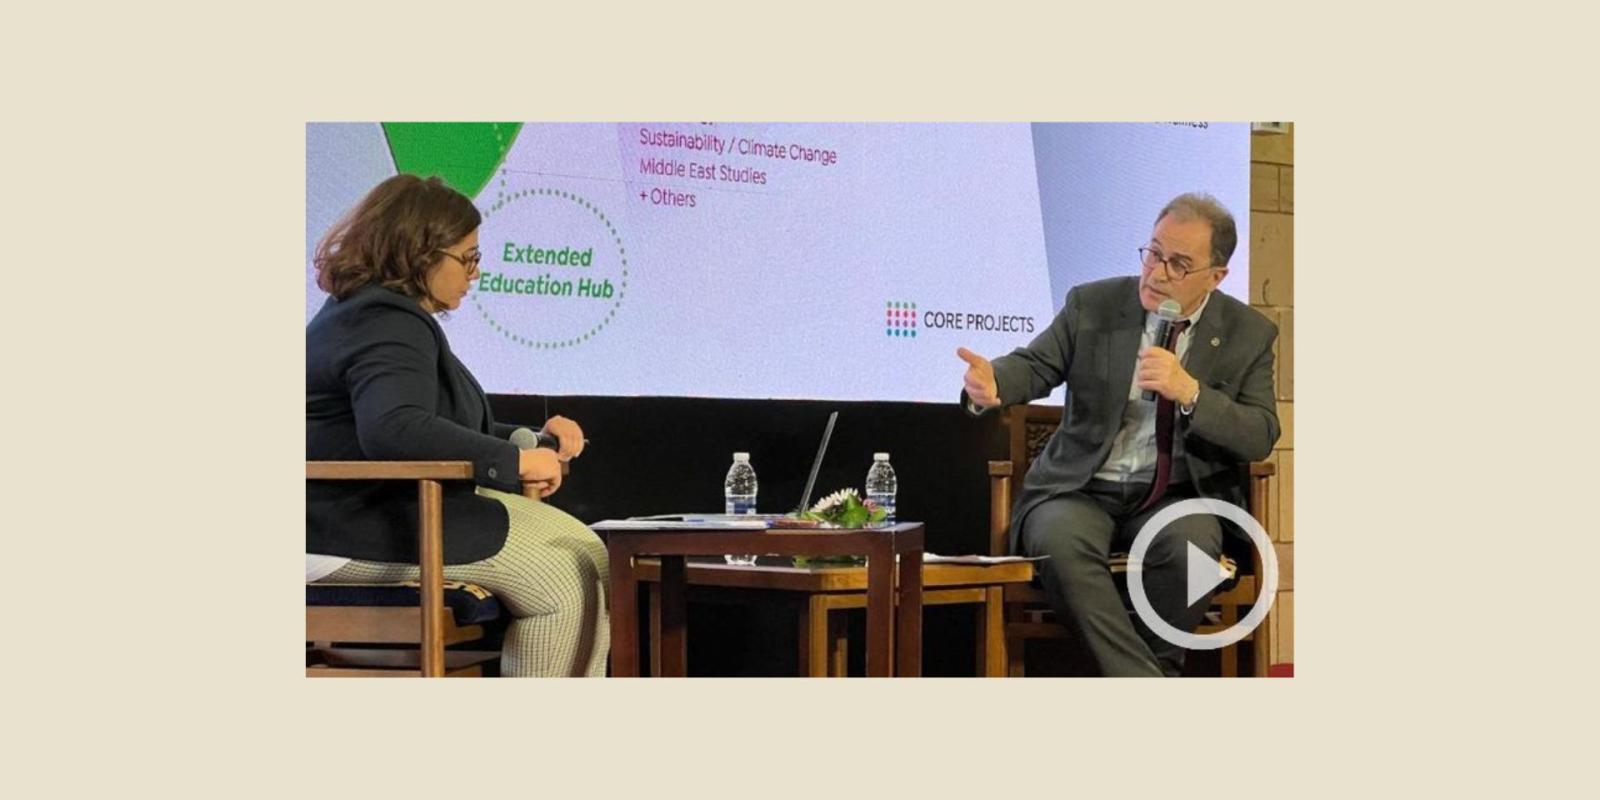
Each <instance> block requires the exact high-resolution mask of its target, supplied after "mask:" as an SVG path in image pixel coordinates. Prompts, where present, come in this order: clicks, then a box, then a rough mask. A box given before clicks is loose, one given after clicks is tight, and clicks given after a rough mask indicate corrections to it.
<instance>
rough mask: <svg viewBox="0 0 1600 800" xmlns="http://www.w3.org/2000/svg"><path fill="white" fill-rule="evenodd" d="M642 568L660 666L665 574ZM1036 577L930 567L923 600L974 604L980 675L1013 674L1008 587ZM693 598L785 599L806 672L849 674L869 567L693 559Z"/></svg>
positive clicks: (1019, 571)
mask: <svg viewBox="0 0 1600 800" xmlns="http://www.w3.org/2000/svg"><path fill="white" fill-rule="evenodd" d="M634 567H635V570H636V572H637V574H638V578H639V580H640V581H642V582H644V583H648V584H650V587H649V602H648V603H647V605H646V607H647V608H648V613H649V615H650V628H649V630H650V632H651V640H650V665H651V672H652V673H657V672H658V671H659V670H660V661H661V632H660V619H661V614H660V611H661V606H660V596H661V587H660V585H659V584H658V583H656V582H657V581H658V580H660V575H661V568H660V564H659V563H658V562H657V561H656V560H654V559H648V558H647V559H639V560H638V561H636V562H635V565H634ZM1032 579H1033V565H1032V564H1030V563H1028V562H1011V563H1004V564H992V565H977V564H950V563H937V564H928V563H924V564H923V565H922V589H923V592H922V604H923V605H924V606H930V605H959V604H971V605H972V606H973V607H974V614H973V616H974V622H975V623H976V628H977V637H976V640H977V647H976V652H975V654H974V655H975V657H976V659H977V674H978V675H982V676H984V677H990V678H1003V677H1006V672H1007V671H1006V639H1005V620H1004V615H1005V603H1004V589H1005V586H1006V585H1008V584H1019V585H1020V584H1027V583H1028V582H1029V581H1031V580H1032ZM686 580H687V584H688V592H689V594H688V598H689V599H691V600H704V601H707V602H713V603H716V602H721V603H731V604H752V605H755V604H761V605H772V604H778V605H781V606H783V607H785V608H786V609H789V610H791V611H792V612H793V613H794V614H795V615H796V618H797V621H798V626H797V628H798V631H799V636H798V637H797V638H798V641H797V642H796V645H797V652H798V655H799V658H798V663H799V665H800V669H799V674H800V675H802V676H808V677H814V678H823V677H829V676H833V677H844V676H845V675H846V670H845V664H846V663H847V661H848V658H849V651H848V641H847V638H846V635H845V626H844V625H843V622H844V620H843V619H842V616H843V615H842V613H833V612H843V611H845V610H849V609H857V608H864V607H865V606H866V589H867V570H866V568H865V567H860V566H841V565H834V564H828V565H813V566H805V567H796V566H793V565H792V564H790V563H788V561H787V559H785V563H782V564H754V565H743V564H737V565H736V564H726V563H722V562H720V561H718V562H715V563H701V562H695V561H691V562H689V563H688V565H687V574H686Z"/></svg>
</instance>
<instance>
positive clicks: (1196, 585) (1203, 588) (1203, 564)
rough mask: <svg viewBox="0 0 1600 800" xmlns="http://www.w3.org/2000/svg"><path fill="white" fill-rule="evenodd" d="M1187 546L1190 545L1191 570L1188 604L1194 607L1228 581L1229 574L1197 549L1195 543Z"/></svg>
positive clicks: (1188, 583) (1189, 571) (1188, 581)
mask: <svg viewBox="0 0 1600 800" xmlns="http://www.w3.org/2000/svg"><path fill="white" fill-rule="evenodd" d="M1187 544H1188V545H1189V548H1188V550H1189V569H1188V580H1187V581H1186V586H1187V589H1188V597H1189V599H1188V604H1189V605H1191V606H1192V605H1194V604H1195V603H1196V602H1198V601H1199V600H1200V598H1202V597H1205V596H1206V595H1207V594H1209V593H1210V592H1211V590H1212V589H1215V588H1217V584H1219V583H1222V582H1223V581H1225V580H1227V579H1228V573H1227V570H1224V569H1223V568H1222V564H1220V563H1218V562H1217V561H1216V559H1213V558H1212V557H1211V556H1208V555H1206V551H1204V550H1201V549H1200V548H1198V547H1195V546H1194V542H1188V543H1187Z"/></svg>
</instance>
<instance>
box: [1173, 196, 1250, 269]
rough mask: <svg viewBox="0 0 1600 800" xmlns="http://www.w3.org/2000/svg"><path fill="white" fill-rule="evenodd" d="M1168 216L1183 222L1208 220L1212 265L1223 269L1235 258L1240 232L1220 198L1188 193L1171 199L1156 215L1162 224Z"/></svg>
mask: <svg viewBox="0 0 1600 800" xmlns="http://www.w3.org/2000/svg"><path fill="white" fill-rule="evenodd" d="M1168 214H1172V215H1174V216H1175V217H1177V219H1178V220H1179V221H1180V222H1182V221H1185V220H1191V219H1201V220H1205V221H1206V222H1207V223H1209V224H1210V225H1211V266H1213V267H1224V266H1227V264H1228V259H1230V258H1232V257H1233V248H1235V247H1237V246H1238V244H1239V229H1238V228H1237V227H1235V226H1234V224H1233V215H1232V214H1230V213H1228V209H1227V207H1226V206H1224V205H1222V204H1221V203H1219V202H1217V198H1215V197H1212V196H1211V195H1209V194H1206V193H1204V192H1189V193H1187V194H1180V195H1178V196H1177V197H1174V198H1172V202H1170V203H1167V206H1166V208H1163V209H1161V213H1160V214H1158V215H1156V224H1158V225H1159V224H1160V223H1161V220H1163V219H1165V218H1166V216H1167V215H1168Z"/></svg>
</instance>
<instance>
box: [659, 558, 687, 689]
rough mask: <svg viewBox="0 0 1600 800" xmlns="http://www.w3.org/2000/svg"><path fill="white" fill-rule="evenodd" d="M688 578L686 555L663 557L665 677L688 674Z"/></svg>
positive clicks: (662, 610) (663, 668) (662, 675)
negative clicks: (684, 560)
mask: <svg viewBox="0 0 1600 800" xmlns="http://www.w3.org/2000/svg"><path fill="white" fill-rule="evenodd" d="M687 583H688V579H687V577H686V573H685V569H684V562H683V556H662V557H661V672H660V673H659V675H660V676H661V677H664V678H681V677H683V676H685V675H687V674H688V665H689V649H688V639H689V636H688V630H687V629H688V625H687V606H688V602H687V598H685V596H684V593H685V586H686V584H687Z"/></svg>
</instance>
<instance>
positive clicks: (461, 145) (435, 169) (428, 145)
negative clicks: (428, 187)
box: [383, 122, 522, 197]
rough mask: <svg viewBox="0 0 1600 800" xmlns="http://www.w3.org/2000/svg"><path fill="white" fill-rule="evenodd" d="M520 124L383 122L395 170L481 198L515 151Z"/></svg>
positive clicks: (520, 128)
mask: <svg viewBox="0 0 1600 800" xmlns="http://www.w3.org/2000/svg"><path fill="white" fill-rule="evenodd" d="M520 130H522V123H520V122H385V123H383V134H384V136H385V138H387V139H388V140H389V152H390V154H392V155H393V156H394V166H395V168H396V169H398V170H399V171H401V172H409V173H412V174H413V175H421V176H422V177H424V178H426V177H428V176H431V175H437V176H439V178H440V179H441V180H443V181H444V182H445V183H447V184H449V185H450V187H451V188H453V189H455V190H456V191H458V192H460V193H462V194H464V195H466V196H468V197H477V196H478V193H479V192H481V191H483V187H485V186H487V185H488V184H489V180H490V179H491V178H493V177H494V171H495V170H496V169H498V168H499V167H500V162H502V161H504V160H505V158H506V153H508V152H510V151H511V143H512V142H514V141H516V139H517V132H518V131H520Z"/></svg>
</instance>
